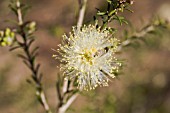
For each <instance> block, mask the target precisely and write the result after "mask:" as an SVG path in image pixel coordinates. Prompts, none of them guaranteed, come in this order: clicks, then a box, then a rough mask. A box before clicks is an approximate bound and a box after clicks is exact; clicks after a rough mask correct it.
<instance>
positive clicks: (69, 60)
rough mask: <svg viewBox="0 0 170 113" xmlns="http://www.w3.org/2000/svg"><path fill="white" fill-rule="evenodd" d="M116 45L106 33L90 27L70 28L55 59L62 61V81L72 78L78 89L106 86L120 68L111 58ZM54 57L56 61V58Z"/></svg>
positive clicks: (106, 31) (113, 39)
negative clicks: (68, 34) (74, 79)
mask: <svg viewBox="0 0 170 113" xmlns="http://www.w3.org/2000/svg"><path fill="white" fill-rule="evenodd" d="M118 44H119V41H118V40H117V39H115V38H113V37H111V34H110V32H109V30H106V29H104V30H100V27H98V28H96V26H93V25H89V26H83V27H82V28H81V29H80V30H79V29H77V28H75V27H73V29H72V32H71V33H70V36H69V37H68V36H66V35H64V36H63V42H62V44H60V45H59V49H58V52H59V54H60V55H61V57H59V59H60V60H61V62H64V63H63V64H62V65H61V67H60V69H61V70H62V71H63V74H64V75H65V76H66V78H70V79H72V78H76V80H77V84H78V88H79V89H80V90H82V89H85V90H88V89H94V88H96V87H97V86H108V81H109V78H111V77H112V78H114V77H115V74H114V72H115V70H116V71H118V70H117V69H118V67H119V65H120V63H118V62H117V60H116V58H115V57H114V54H115V52H116V50H117V46H118ZM54 57H56V58H57V59H58V56H57V55H54Z"/></svg>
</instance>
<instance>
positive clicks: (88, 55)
mask: <svg viewBox="0 0 170 113" xmlns="http://www.w3.org/2000/svg"><path fill="white" fill-rule="evenodd" d="M96 51H97V50H96V49H95V48H91V49H90V50H89V49H85V50H84V54H83V55H82V59H83V60H84V62H88V63H89V64H90V65H92V64H93V58H94V55H95V53H96Z"/></svg>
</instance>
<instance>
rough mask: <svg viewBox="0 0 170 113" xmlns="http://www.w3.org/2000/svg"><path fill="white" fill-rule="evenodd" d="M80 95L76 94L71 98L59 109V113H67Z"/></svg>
mask: <svg viewBox="0 0 170 113" xmlns="http://www.w3.org/2000/svg"><path fill="white" fill-rule="evenodd" d="M77 96H78V94H74V95H73V96H71V97H70V98H69V100H68V101H67V102H66V103H65V104H64V105H63V106H62V107H60V108H59V110H58V113H65V111H66V110H67V109H68V107H69V106H70V105H71V104H72V103H73V101H74V100H75V99H76V98H77Z"/></svg>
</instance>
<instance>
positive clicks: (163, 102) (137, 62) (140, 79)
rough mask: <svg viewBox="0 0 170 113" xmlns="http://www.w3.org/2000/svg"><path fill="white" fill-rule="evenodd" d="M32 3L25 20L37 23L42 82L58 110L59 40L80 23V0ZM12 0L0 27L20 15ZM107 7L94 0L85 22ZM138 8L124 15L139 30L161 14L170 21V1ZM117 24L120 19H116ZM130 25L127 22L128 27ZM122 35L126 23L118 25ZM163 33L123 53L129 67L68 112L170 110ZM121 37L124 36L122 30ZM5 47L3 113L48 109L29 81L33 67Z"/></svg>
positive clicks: (0, 4) (169, 55) (2, 1)
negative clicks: (55, 56) (55, 57)
mask: <svg viewBox="0 0 170 113" xmlns="http://www.w3.org/2000/svg"><path fill="white" fill-rule="evenodd" d="M23 2H24V3H26V4H29V5H30V6H31V7H32V8H31V10H30V11H29V13H28V15H27V16H26V18H25V19H26V20H34V21H36V22H37V24H38V30H37V32H36V33H35V36H36V38H37V41H36V44H37V45H39V46H40V52H39V57H38V62H40V63H41V64H42V67H41V71H42V72H43V73H44V76H43V86H44V88H45V92H46V94H47V97H48V102H49V104H50V106H51V108H53V110H55V108H56V105H57V103H58V100H57V93H56V90H55V82H56V79H57V73H58V69H57V65H58V63H59V62H58V61H56V60H54V59H53V58H52V57H51V56H52V54H53V53H54V52H53V51H52V50H51V48H54V49H56V48H57V45H58V44H59V43H60V41H61V38H62V34H63V33H64V32H66V33H68V32H69V31H70V30H71V26H73V25H75V24H76V21H77V19H76V18H77V13H78V2H77V0H23ZM8 4H9V0H0V29H4V28H6V27H14V26H13V25H11V24H10V23H7V22H4V21H5V20H7V19H16V17H15V16H14V15H13V13H11V11H10V10H9V8H8ZM103 7H105V4H104V1H103V0H89V1H88V6H87V12H86V15H85V20H84V22H85V23H87V22H89V21H90V20H91V19H92V18H93V16H92V15H95V13H96V10H95V8H103ZM131 9H132V10H133V11H134V13H129V12H125V13H123V14H122V15H124V16H125V17H126V19H127V20H129V21H130V22H131V23H132V24H133V27H134V28H135V29H137V30H140V29H141V28H142V27H144V26H145V25H147V24H148V23H149V22H150V20H151V19H152V18H153V17H154V16H155V15H159V16H160V17H162V18H166V19H167V20H168V19H169V21H170V13H169V12H170V1H169V0H135V3H134V5H133V6H132V8H131ZM116 25H117V24H116ZM125 26H126V27H125ZM116 27H117V28H118V29H119V33H120V34H122V32H123V30H122V29H123V28H124V29H125V28H126V29H129V27H128V25H123V26H122V27H120V26H119V27H118V26H116ZM157 32H159V35H156V36H155V35H147V36H146V38H149V43H147V44H145V43H140V46H138V45H137V46H135V48H133V47H128V48H126V49H125V50H124V51H123V53H124V54H122V56H121V57H122V58H123V59H125V60H126V67H124V69H123V73H122V74H121V75H120V76H119V78H118V79H114V80H113V81H112V82H110V86H109V87H101V88H100V87H99V88H97V89H96V90H95V91H88V92H83V93H82V95H80V96H79V97H78V98H77V99H76V100H75V102H73V104H72V105H71V108H69V110H68V111H67V113H170V46H169V45H170V32H168V31H166V30H160V31H157ZM117 35H118V36H119V37H121V36H122V35H119V34H118V33H117ZM8 49H9V48H6V47H0V113H44V112H45V111H44V110H43V108H42V107H41V105H40V104H39V103H38V101H37V100H36V96H35V90H34V88H33V87H32V86H31V85H30V84H28V83H27V82H26V80H27V79H30V71H29V70H28V69H27V68H26V66H25V65H24V64H23V62H22V60H21V59H19V58H17V57H16V55H17V53H18V52H21V51H19V50H17V51H15V52H12V53H11V52H9V51H8Z"/></svg>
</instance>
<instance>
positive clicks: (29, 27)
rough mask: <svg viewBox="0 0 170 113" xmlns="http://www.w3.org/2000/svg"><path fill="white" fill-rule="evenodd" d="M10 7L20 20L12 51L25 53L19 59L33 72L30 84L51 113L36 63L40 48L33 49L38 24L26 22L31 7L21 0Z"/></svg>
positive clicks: (15, 0)
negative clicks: (20, 50) (19, 50)
mask: <svg viewBox="0 0 170 113" xmlns="http://www.w3.org/2000/svg"><path fill="white" fill-rule="evenodd" d="M9 7H10V9H11V10H12V11H13V12H14V14H15V15H16V17H17V19H18V21H17V22H16V23H18V24H17V28H16V29H14V30H13V31H14V32H15V34H16V36H15V41H14V42H13V45H12V46H11V48H10V50H11V51H13V50H16V49H19V48H20V49H22V50H23V52H24V53H23V54H22V53H21V54H18V57H20V58H21V59H23V62H24V63H25V65H26V66H27V67H28V68H29V69H30V71H31V72H32V76H31V78H32V80H28V82H29V83H34V84H35V88H36V95H37V99H38V100H39V102H40V103H41V104H42V106H43V107H44V109H45V110H46V112H47V113H51V110H50V108H49V105H48V103H47V100H46V97H45V94H44V91H43V87H42V83H41V79H42V73H41V72H40V63H36V58H37V55H38V49H39V47H37V46H36V47H33V43H34V42H35V37H34V35H33V33H34V32H35V31H36V23H35V22H34V21H25V20H24V16H25V15H26V12H27V11H28V9H29V8H30V7H29V6H27V5H25V4H21V3H20V1H19V0H13V1H11V3H10V5H9ZM8 31H9V30H8ZM12 33H13V32H12ZM6 34H7V33H6ZM8 34H9V33H8Z"/></svg>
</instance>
